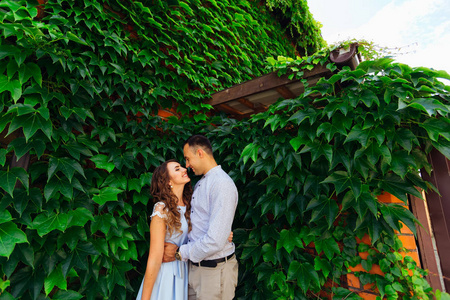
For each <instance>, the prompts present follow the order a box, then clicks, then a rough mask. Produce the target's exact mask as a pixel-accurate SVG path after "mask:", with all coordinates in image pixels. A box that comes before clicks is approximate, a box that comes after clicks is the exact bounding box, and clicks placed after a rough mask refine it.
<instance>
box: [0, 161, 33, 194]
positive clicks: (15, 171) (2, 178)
mask: <svg viewBox="0 0 450 300" xmlns="http://www.w3.org/2000/svg"><path fill="white" fill-rule="evenodd" d="M17 180H19V181H20V182H22V184H23V185H24V186H25V188H26V189H27V190H28V189H29V182H28V173H27V172H26V171H25V170H24V169H23V168H11V169H9V168H8V170H6V171H0V187H1V188H2V189H4V190H5V191H6V192H7V193H8V194H9V195H11V197H14V196H13V192H14V187H15V186H16V182H17Z"/></svg>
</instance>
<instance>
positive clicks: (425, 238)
mask: <svg viewBox="0 0 450 300" xmlns="http://www.w3.org/2000/svg"><path fill="white" fill-rule="evenodd" d="M409 200H410V203H411V211H412V213H413V214H414V216H415V217H416V218H417V220H419V222H420V224H421V225H423V227H422V226H420V225H416V230H417V244H418V246H419V256H420V262H421V264H422V265H421V268H422V269H426V270H428V271H429V273H428V276H427V277H426V278H427V281H428V283H429V284H430V286H431V287H432V288H433V291H435V290H436V289H438V290H441V291H442V285H441V280H440V275H439V269H438V265H437V261H436V254H435V253H434V247H433V241H432V239H431V236H432V233H431V232H430V229H431V224H430V222H429V218H428V210H427V208H426V206H425V205H426V203H425V201H424V200H422V199H420V198H417V197H416V196H413V195H409Z"/></svg>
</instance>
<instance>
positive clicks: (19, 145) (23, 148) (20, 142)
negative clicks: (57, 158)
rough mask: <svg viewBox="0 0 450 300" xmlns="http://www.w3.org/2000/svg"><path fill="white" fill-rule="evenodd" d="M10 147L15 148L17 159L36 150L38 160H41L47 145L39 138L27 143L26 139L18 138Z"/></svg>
mask: <svg viewBox="0 0 450 300" xmlns="http://www.w3.org/2000/svg"><path fill="white" fill-rule="evenodd" d="M8 146H9V147H12V148H14V153H15V155H16V157H17V159H20V158H21V157H22V156H24V155H25V154H27V153H28V152H30V151H31V149H34V152H35V153H36V155H37V157H38V158H40V157H41V156H42V155H43V154H44V152H45V143H44V141H42V139H38V138H36V139H33V140H32V141H29V142H28V143H27V142H26V141H25V138H24V137H18V138H15V139H14V140H13V141H12V142H11V143H10V144H9V145H8ZM0 151H1V150H0Z"/></svg>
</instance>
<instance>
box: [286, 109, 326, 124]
mask: <svg viewBox="0 0 450 300" xmlns="http://www.w3.org/2000/svg"><path fill="white" fill-rule="evenodd" d="M318 115H319V112H318V111H315V110H314V109H312V108H308V109H307V110H299V111H297V112H296V113H295V114H293V115H292V116H291V117H290V118H289V119H288V122H289V121H292V122H294V123H295V124H297V125H300V124H301V123H302V122H303V121H305V120H306V119H309V124H310V125H311V124H313V123H314V121H315V120H316V118H317V117H318Z"/></svg>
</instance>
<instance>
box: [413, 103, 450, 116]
mask: <svg viewBox="0 0 450 300" xmlns="http://www.w3.org/2000/svg"><path fill="white" fill-rule="evenodd" d="M408 106H410V107H414V108H417V109H420V110H422V111H424V112H426V113H427V114H428V115H429V116H430V117H433V116H434V115H436V114H437V112H438V111H441V112H443V114H444V115H445V114H448V113H449V112H450V110H449V108H448V106H446V105H444V104H442V103H441V102H440V101H438V100H436V99H434V98H415V99H413V100H411V103H410V104H409V105H408Z"/></svg>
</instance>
